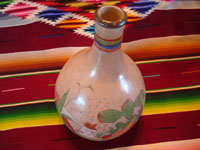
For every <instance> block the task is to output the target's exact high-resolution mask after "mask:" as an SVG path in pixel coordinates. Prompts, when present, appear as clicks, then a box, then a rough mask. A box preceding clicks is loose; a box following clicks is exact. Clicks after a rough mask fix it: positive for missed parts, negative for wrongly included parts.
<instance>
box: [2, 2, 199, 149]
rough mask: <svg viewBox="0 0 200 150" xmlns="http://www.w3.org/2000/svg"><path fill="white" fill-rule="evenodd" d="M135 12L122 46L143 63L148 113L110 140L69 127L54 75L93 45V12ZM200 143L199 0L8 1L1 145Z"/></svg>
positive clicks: (189, 145)
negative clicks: (59, 104) (108, 7)
mask: <svg viewBox="0 0 200 150" xmlns="http://www.w3.org/2000/svg"><path fill="white" fill-rule="evenodd" d="M103 5H116V6H118V7H121V8H122V9H124V10H125V11H126V13H127V15H128V20H127V24H126V25H125V30H124V38H123V44H122V50H123V51H124V52H125V53H127V54H128V55H129V56H130V57H131V58H132V59H133V60H134V61H135V62H136V64H137V65H138V67H139V68H140V70H141V72H142V75H143V77H144V80H145V85H146V89H147V98H146V103H145V106H144V111H143V114H142V117H141V118H140V120H139V121H138V123H137V124H136V125H135V126H134V127H133V128H132V129H131V130H130V131H128V132H127V133H126V134H124V135H122V136H121V137H119V138H117V139H114V140H111V141H107V142H92V141H88V140H85V139H83V138H81V137H78V136H77V135H75V134H73V133H72V132H71V131H69V130H68V129H67V128H66V127H65V125H64V124H63V121H62V119H61V118H60V116H59V115H58V113H57V110H56V107H55V104H54V88H55V81H56V78H57V76H58V73H59V72H60V69H61V68H62V66H63V65H64V64H65V63H66V62H67V60H68V59H69V58H70V57H71V56H72V55H74V54H75V53H76V52H78V51H80V50H81V49H83V48H86V47H89V46H90V45H91V44H92V42H93V35H94V23H95V22H94V18H93V15H94V11H95V10H96V9H97V8H98V7H100V6H103ZM125 147H126V149H128V150H129V149H131V150H141V149H153V150H156V149H159V150H162V149H163V150H164V149H165V150H166V149H170V150H173V149H174V150H177V149H190V150H197V149H200V1H198V0H174V1H170V0H109V1H108V0H96V1H94V0H84V1H78V0H69V1H67V0H1V1H0V150H18V149H20V150H25V149H42V150H44V149H48V150H49V149H65V150H66V149H69V150H71V149H72V150H73V149H112V148H116V149H119V150H121V149H125Z"/></svg>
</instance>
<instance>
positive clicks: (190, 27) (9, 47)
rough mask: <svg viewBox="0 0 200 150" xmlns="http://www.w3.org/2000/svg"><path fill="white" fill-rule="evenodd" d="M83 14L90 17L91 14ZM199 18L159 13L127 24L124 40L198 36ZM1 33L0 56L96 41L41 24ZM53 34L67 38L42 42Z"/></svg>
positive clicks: (195, 14) (178, 12)
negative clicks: (43, 36) (44, 36)
mask: <svg viewBox="0 0 200 150" xmlns="http://www.w3.org/2000/svg"><path fill="white" fill-rule="evenodd" d="M80 15H81V14H80ZM83 15H86V16H87V15H88V17H91V14H83ZM198 16H199V10H198V9H194V10H164V11H162V10H156V11H155V12H153V13H152V14H151V15H150V16H148V17H147V18H146V19H144V20H140V21H137V22H134V23H132V24H127V27H126V28H125V32H124V38H123V41H124V42H129V41H134V40H138V39H144V38H151V37H163V36H170V35H189V34H199V33H200V30H199V26H198V24H199V23H198V22H197V21H198V20H199V17H198ZM152 24H153V25H155V24H156V26H151V25H152ZM144 26H146V27H144ZM0 33H1V36H0V47H1V51H0V53H10V52H19V51H20V52H22V51H32V50H35V51H37V50H43V49H50V48H57V47H65V46H90V45H91V44H92V41H93V40H92V39H90V38H87V37H84V36H81V35H77V34H75V33H73V32H71V31H70V30H67V29H60V28H56V27H52V26H50V25H47V24H45V23H40V22H36V23H32V24H29V25H24V26H17V27H10V28H1V29H0ZM54 34H64V36H62V37H54V38H45V39H40V36H42V35H54ZM18 35H20V38H18ZM76 39H79V40H76Z"/></svg>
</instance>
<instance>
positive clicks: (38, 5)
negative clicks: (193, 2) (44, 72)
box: [0, 0, 164, 38]
mask: <svg viewBox="0 0 200 150" xmlns="http://www.w3.org/2000/svg"><path fill="white" fill-rule="evenodd" d="M163 2H164V1H162V0H146V1H144V0H137V1H129V0H127V1H121V0H118V1H97V2H96V1H84V2H81V1H73V2H62V1H46V0H41V1H36V0H15V1H12V0H3V1H1V2H0V12H1V13H4V14H8V15H13V16H15V17H19V18H22V19H32V20H37V21H40V22H44V23H46V24H49V25H52V26H56V27H58V28H63V29H67V30H72V31H73V32H74V33H76V34H79V35H82V36H86V37H88V38H93V35H94V24H95V22H94V19H93V13H94V12H95V10H96V9H97V8H98V7H101V6H104V5H116V6H118V7H121V8H122V9H124V10H125V11H126V12H127V15H128V20H127V26H128V25H129V23H132V22H135V21H138V20H141V19H143V18H145V17H146V16H148V15H149V14H150V13H152V12H153V10H154V9H155V8H156V7H158V6H159V5H160V4H161V3H163ZM69 21H70V24H69Z"/></svg>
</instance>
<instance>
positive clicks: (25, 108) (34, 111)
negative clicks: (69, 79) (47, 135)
mask: <svg viewBox="0 0 200 150" xmlns="http://www.w3.org/2000/svg"><path fill="white" fill-rule="evenodd" d="M199 103H200V90H199V88H198V89H193V90H184V91H173V92H163V93H151V94H147V97H146V103H145V108H159V107H162V106H164V105H168V106H183V105H187V104H199ZM0 116H1V117H0V124H1V122H6V121H7V122H11V121H13V120H20V119H23V120H26V119H28V118H32V117H33V118H34V119H35V118H38V119H39V118H40V117H41V118H45V117H47V118H48V117H54V116H55V117H56V116H58V113H57V109H56V107H55V103H54V102H49V103H39V104H30V105H22V106H14V107H5V108H0Z"/></svg>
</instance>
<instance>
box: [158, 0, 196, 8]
mask: <svg viewBox="0 0 200 150" xmlns="http://www.w3.org/2000/svg"><path fill="white" fill-rule="evenodd" d="M171 9H200V1H199V0H174V1H172V2H170V3H161V5H160V6H159V7H157V8H156V10H171Z"/></svg>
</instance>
